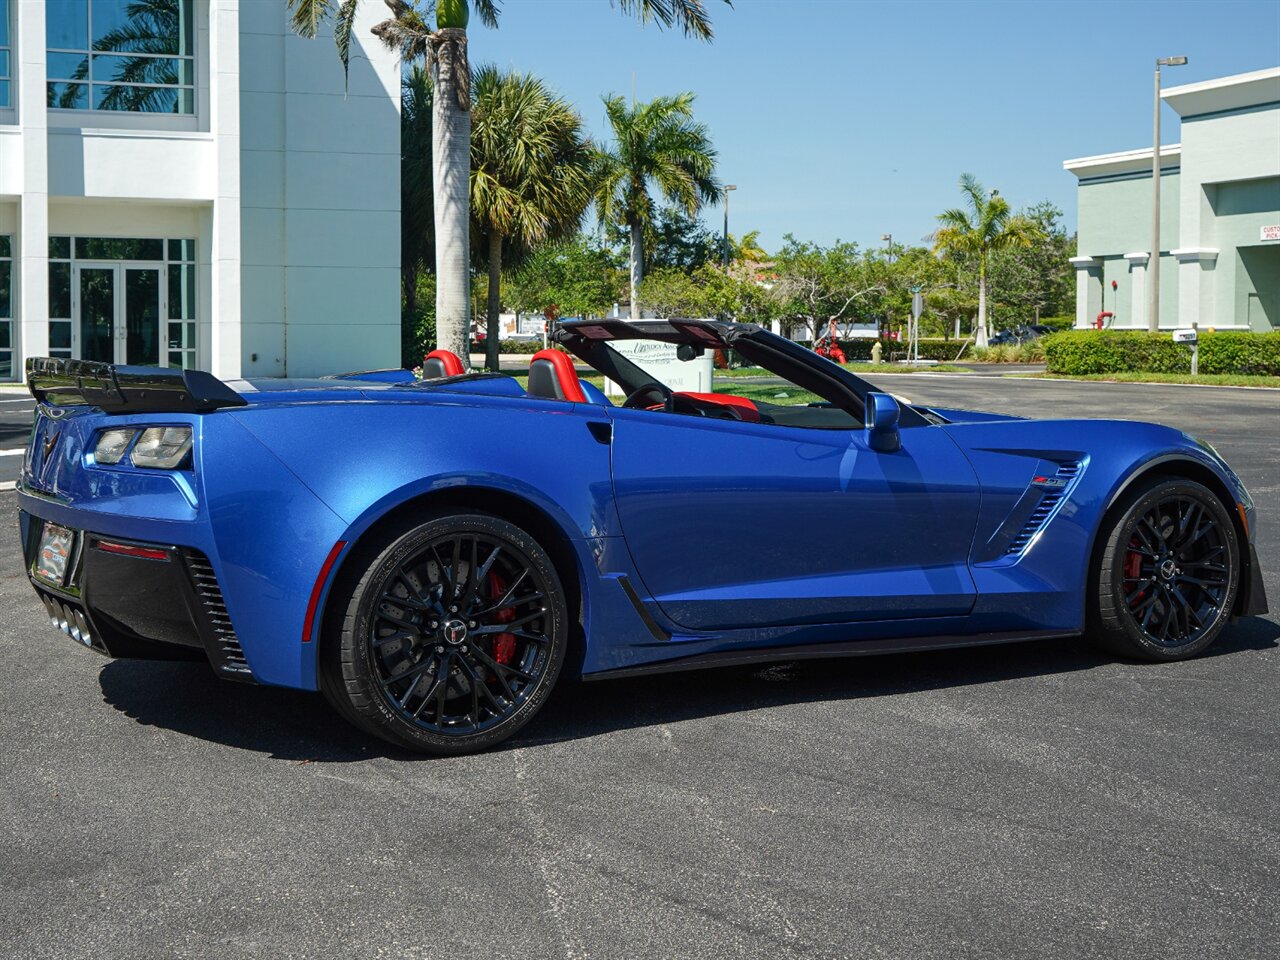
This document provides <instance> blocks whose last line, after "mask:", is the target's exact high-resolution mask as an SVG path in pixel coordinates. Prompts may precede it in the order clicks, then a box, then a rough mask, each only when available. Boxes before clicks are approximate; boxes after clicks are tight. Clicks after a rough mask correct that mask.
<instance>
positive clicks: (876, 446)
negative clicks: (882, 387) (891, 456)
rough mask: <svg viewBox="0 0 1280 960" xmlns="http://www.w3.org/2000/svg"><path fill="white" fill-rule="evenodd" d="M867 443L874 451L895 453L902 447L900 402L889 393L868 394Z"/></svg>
mask: <svg viewBox="0 0 1280 960" xmlns="http://www.w3.org/2000/svg"><path fill="white" fill-rule="evenodd" d="M864 402H865V404H866V406H865V414H864V416H865V418H866V425H867V442H868V443H869V444H870V445H871V449H872V450H879V451H880V452H881V453H893V452H894V451H895V450H897V449H898V448H900V447H901V446H902V438H901V437H900V436H899V435H898V415H899V414H900V413H901V412H902V410H901V408H900V407H899V406H898V401H897V400H895V399H894V398H893V397H892V396H890V395H889V394H887V393H868V394H867V396H866V399H865V401H864Z"/></svg>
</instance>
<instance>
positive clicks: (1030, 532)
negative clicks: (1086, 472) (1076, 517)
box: [1004, 460, 1080, 556]
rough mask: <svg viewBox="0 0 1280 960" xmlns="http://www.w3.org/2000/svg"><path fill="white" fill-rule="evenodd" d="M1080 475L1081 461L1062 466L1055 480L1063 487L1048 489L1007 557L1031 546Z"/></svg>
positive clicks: (1016, 538) (1010, 545)
mask: <svg viewBox="0 0 1280 960" xmlns="http://www.w3.org/2000/svg"><path fill="white" fill-rule="evenodd" d="M1079 475H1080V461H1078V460H1071V461H1068V462H1067V463H1064V464H1061V465H1059V467H1058V472H1057V473H1056V474H1055V475H1054V478H1055V480H1057V481H1059V482H1061V483H1062V486H1060V487H1057V488H1053V489H1046V490H1045V492H1044V494H1043V495H1042V496H1041V497H1040V502H1039V504H1037V505H1036V508H1035V509H1034V510H1033V511H1031V516H1029V517H1027V522H1026V523H1024V524H1023V525H1022V529H1021V530H1019V531H1018V535H1017V536H1015V537H1014V538H1013V539H1012V540H1010V541H1009V546H1008V547H1006V548H1005V551H1004V552H1005V556H1013V555H1014V554H1019V553H1022V551H1023V550H1025V549H1027V547H1028V546H1030V545H1031V541H1032V540H1034V539H1035V538H1036V534H1038V533H1039V532H1040V531H1041V530H1043V529H1044V525H1045V524H1046V523H1048V522H1049V518H1050V517H1052V516H1053V513H1054V511H1055V510H1056V509H1057V507H1058V504H1060V503H1061V502H1062V501H1063V500H1065V499H1066V496H1067V492H1068V491H1069V490H1070V489H1071V482H1072V481H1073V480H1075V478H1076V477H1077V476H1079Z"/></svg>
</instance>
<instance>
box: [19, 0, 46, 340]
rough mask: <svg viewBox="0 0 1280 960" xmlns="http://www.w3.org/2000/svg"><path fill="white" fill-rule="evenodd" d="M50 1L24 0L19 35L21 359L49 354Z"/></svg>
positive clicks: (21, 3) (20, 5) (22, 1)
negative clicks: (47, 16) (47, 5)
mask: <svg viewBox="0 0 1280 960" xmlns="http://www.w3.org/2000/svg"><path fill="white" fill-rule="evenodd" d="M44 18H45V3H44V0H19V2H18V20H17V32H16V39H17V41H18V42H17V44H16V45H15V46H16V47H17V50H16V52H17V54H18V63H17V80H18V84H17V86H18V91H19V96H18V103H17V107H18V125H19V128H20V129H21V130H22V196H21V199H20V200H19V202H18V237H17V250H16V251H15V253H16V258H15V261H14V266H15V267H16V268H17V270H16V273H17V277H18V284H17V286H18V291H17V292H18V309H17V310H16V311H15V313H14V321H15V325H16V327H17V334H18V344H17V346H18V350H17V354H16V356H15V361H16V362H19V363H21V362H22V361H23V360H25V358H27V357H41V356H44V355H45V354H47V353H48V352H49V124H48V110H47V108H46V106H45V25H44Z"/></svg>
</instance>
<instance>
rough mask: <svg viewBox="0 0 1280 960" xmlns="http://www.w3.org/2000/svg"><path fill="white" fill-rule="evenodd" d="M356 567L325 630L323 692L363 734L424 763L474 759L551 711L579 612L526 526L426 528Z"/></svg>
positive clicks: (478, 519) (457, 517) (448, 521)
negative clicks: (462, 756)
mask: <svg viewBox="0 0 1280 960" xmlns="http://www.w3.org/2000/svg"><path fill="white" fill-rule="evenodd" d="M349 568H350V569H349V572H347V573H346V575H345V576H344V577H343V579H342V581H341V582H340V583H339V584H338V585H337V586H336V587H335V595H334V598H333V600H332V604H333V607H332V609H334V610H335V612H336V615H335V616H333V617H331V618H330V619H329V620H328V621H327V624H326V627H327V629H328V630H329V631H330V632H329V633H328V634H327V635H326V637H325V645H324V650H323V651H322V656H321V663H320V689H321V690H322V691H323V692H324V694H325V696H326V698H327V699H328V700H329V702H330V703H332V704H333V706H334V707H335V709H336V710H337V711H338V713H340V714H341V715H342V716H343V717H345V718H346V719H347V720H349V721H350V722H352V723H353V724H354V725H355V726H357V727H359V728H360V729H362V730H365V731H366V732H368V733H372V734H373V735H375V736H378V737H381V738H382V739H384V740H387V741H390V742H391V743H394V744H396V745H398V746H402V747H407V748H409V749H411V750H417V751H420V752H423V753H433V754H458V753H470V752H473V751H477V750H484V749H486V748H488V747H492V746H494V745H495V744H497V743H500V742H502V741H503V740H505V739H507V738H508V737H510V736H511V735H512V734H514V733H515V732H516V731H517V730H519V729H520V728H521V727H523V726H524V725H525V724H526V723H528V722H529V721H530V720H531V719H532V718H533V716H534V715H535V714H536V713H537V712H538V710H539V709H541V707H542V705H543V704H544V703H545V702H546V699H547V696H548V695H549V694H550V693H551V690H552V688H553V687H554V686H555V684H556V680H557V678H558V677H559V675H560V668H561V666H562V665H563V663H564V656H565V648H566V646H567V644H568V630H569V623H568V619H569V611H568V604H567V603H566V601H565V594H564V590H563V588H562V587H561V584H560V580H559V577H558V576H557V575H556V571H555V567H554V566H553V565H552V563H551V558H550V557H548V556H547V553H546V551H545V550H543V549H542V547H540V546H539V545H538V543H537V542H536V541H534V539H533V538H532V537H530V536H529V534H527V533H525V532H524V531H523V530H521V529H520V528H519V527H517V526H515V525H514V524H511V523H508V522H507V521H505V520H501V519H499V518H497V517H493V516H489V515H488V514H481V513H467V514H450V515H435V516H430V517H426V518H420V519H419V520H418V522H417V525H416V526H414V527H413V529H411V530H409V531H408V532H406V533H404V534H403V535H400V536H397V537H394V538H392V539H391V540H390V541H389V542H388V541H385V540H384V541H382V543H380V544H378V543H375V544H372V545H368V546H366V547H364V548H363V549H362V550H361V551H360V552H358V553H357V554H355V555H353V557H352V563H351V564H350V565H349ZM503 628H506V629H503Z"/></svg>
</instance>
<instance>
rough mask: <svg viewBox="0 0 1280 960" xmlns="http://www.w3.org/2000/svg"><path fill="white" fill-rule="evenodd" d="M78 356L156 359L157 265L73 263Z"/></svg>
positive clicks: (107, 360) (112, 359) (114, 359)
mask: <svg viewBox="0 0 1280 960" xmlns="http://www.w3.org/2000/svg"><path fill="white" fill-rule="evenodd" d="M73 282H74V288H75V291H76V293H77V297H76V301H77V302H76V304H75V312H76V314H77V316H76V318H75V319H76V326H77V327H78V328H79V333H80V337H79V340H80V358H81V359H83V360H100V361H103V362H105V363H127V364H135V365H142V366H146V365H149V364H158V363H159V362H160V325H161V322H162V321H161V318H162V317H164V315H165V314H164V304H163V302H162V299H161V298H162V296H163V290H162V287H161V284H160V267H158V266H156V265H153V264H146V265H142V264H130V263H112V264H94V263H79V262H78V263H76V264H75V278H74V281H73Z"/></svg>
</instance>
